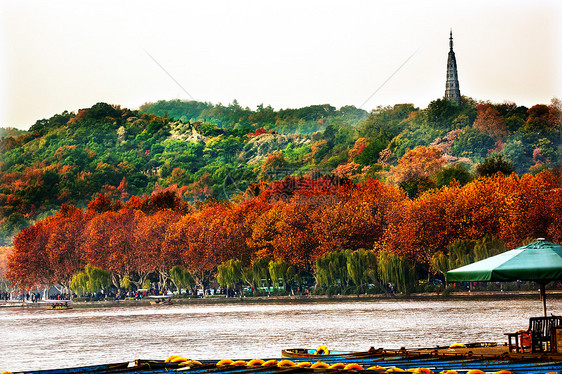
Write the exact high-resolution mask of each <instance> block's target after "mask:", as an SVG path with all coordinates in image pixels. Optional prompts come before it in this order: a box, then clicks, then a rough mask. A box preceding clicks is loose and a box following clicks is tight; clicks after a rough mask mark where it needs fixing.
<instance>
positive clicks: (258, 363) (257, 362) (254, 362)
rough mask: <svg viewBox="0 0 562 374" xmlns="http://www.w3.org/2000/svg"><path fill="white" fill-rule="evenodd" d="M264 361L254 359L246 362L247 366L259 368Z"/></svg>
mask: <svg viewBox="0 0 562 374" xmlns="http://www.w3.org/2000/svg"><path fill="white" fill-rule="evenodd" d="M264 362H265V361H264V360H262V359H260V358H254V359H252V360H250V361H248V366H261V365H262V364H263V363H264Z"/></svg>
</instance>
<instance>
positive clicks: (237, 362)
mask: <svg viewBox="0 0 562 374" xmlns="http://www.w3.org/2000/svg"><path fill="white" fill-rule="evenodd" d="M247 364H248V363H247V362H246V361H244V360H237V361H234V362H233V363H232V366H246V365H247Z"/></svg>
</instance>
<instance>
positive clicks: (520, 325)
mask: <svg viewBox="0 0 562 374" xmlns="http://www.w3.org/2000/svg"><path fill="white" fill-rule="evenodd" d="M548 308H549V314H550V313H553V314H558V315H560V314H562V302H561V300H560V299H552V298H551V299H550V300H549V304H548ZM541 314H542V309H541V304H540V301H539V300H538V297H534V298H529V299H516V300H505V299H500V300H492V299H487V300H481V299H480V300H444V301H441V300H439V301H437V300H436V301H393V300H376V301H359V300H358V301H345V302H343V301H318V302H286V303H266V304H263V303H256V304H250V303H236V304H200V303H193V304H181V305H171V306H129V307H110V308H108V307H99V308H75V309H72V310H66V311H56V310H47V309H43V308H0V372H2V371H5V370H8V371H19V370H37V369H49V368H60V367H73V366H82V365H93V364H100V363H111V362H125V361H132V360H134V359H138V358H143V359H165V358H167V357H168V356H170V355H181V356H185V357H188V358H192V359H221V358H246V359H249V358H256V357H257V358H267V357H279V356H280V354H281V350H282V349H284V348H316V347H318V346H319V345H321V344H325V345H327V346H328V348H330V349H338V350H361V351H363V350H367V349H369V347H371V346H373V347H375V348H379V347H384V348H400V347H403V346H404V347H406V348H417V347H434V346H436V345H447V344H452V343H456V342H463V343H469V342H476V341H496V342H501V343H503V342H505V341H506V337H505V336H504V333H505V332H511V331H515V330H519V329H524V328H526V327H527V326H528V318H529V317H531V316H540V315H541Z"/></svg>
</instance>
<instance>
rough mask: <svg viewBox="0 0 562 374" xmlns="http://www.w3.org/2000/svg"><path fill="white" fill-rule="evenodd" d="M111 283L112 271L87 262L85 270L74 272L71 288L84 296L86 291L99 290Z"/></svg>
mask: <svg viewBox="0 0 562 374" xmlns="http://www.w3.org/2000/svg"><path fill="white" fill-rule="evenodd" d="M110 285H111V272H109V271H106V270H102V269H100V268H97V267H95V266H92V265H90V264H87V265H86V267H85V268H84V271H81V272H78V273H76V274H74V276H73V277H72V279H71V280H70V288H71V289H72V290H73V291H74V292H76V293H77V294H79V295H81V296H83V295H84V294H86V293H94V292H99V291H100V290H105V289H106V288H108V287H109V286H110Z"/></svg>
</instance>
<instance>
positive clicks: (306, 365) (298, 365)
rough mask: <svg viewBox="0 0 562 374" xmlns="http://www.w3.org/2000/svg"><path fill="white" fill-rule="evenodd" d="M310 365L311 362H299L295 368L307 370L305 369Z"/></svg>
mask: <svg viewBox="0 0 562 374" xmlns="http://www.w3.org/2000/svg"><path fill="white" fill-rule="evenodd" d="M310 365H312V362H308V361H303V362H299V363H298V364H297V367H299V368H307V367H309V366H310Z"/></svg>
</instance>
